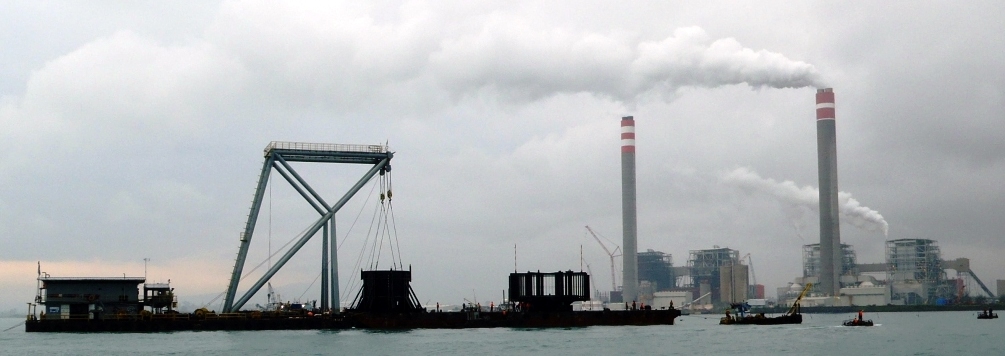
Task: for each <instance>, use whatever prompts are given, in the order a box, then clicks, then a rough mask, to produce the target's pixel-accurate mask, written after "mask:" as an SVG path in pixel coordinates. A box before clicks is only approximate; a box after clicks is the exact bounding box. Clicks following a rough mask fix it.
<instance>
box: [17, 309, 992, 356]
mask: <svg viewBox="0 0 1005 356" xmlns="http://www.w3.org/2000/svg"><path fill="white" fill-rule="evenodd" d="M852 317H853V315H851V314H848V315H844V314H804V315H803V323H802V324H799V325H765V326H760V325H718V323H719V315H689V316H682V317H680V318H678V319H677V322H676V325H672V326H595V327H587V328H567V329H512V328H495V329H460V330H410V331H393V332H385V331H366V330H338V331H331V330H295V331H198V332H192V331H185V332H169V333H116V334H113V333H102V334H86V333H25V332H24V326H23V325H21V326H20V327H17V328H14V329H12V330H10V331H6V332H0V354H2V355H136V354H138V353H142V354H151V355H262V354H265V355H278V354H297V355H796V354H798V355H856V356H860V355H1005V319H992V320H978V319H977V314H976V312H919V313H872V314H866V315H865V317H866V319H872V320H873V321H874V322H875V323H876V326H873V327H845V326H841V322H842V321H843V320H845V319H850V318H852ZM20 323H22V320H21V319H20V318H0V330H2V329H7V328H9V327H11V326H15V325H18V324H20Z"/></svg>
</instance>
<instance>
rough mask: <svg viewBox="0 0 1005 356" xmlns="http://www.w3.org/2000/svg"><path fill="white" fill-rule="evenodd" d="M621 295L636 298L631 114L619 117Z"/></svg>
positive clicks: (633, 121)
mask: <svg viewBox="0 0 1005 356" xmlns="http://www.w3.org/2000/svg"><path fill="white" fill-rule="evenodd" d="M621 226H622V231H621V232H622V245H621V246H623V248H622V250H621V251H622V256H623V257H622V258H623V264H622V266H623V268H622V270H623V271H624V276H623V278H622V279H621V281H622V283H623V288H622V291H623V292H622V297H623V298H624V301H625V302H628V301H629V300H631V301H635V300H638V286H639V270H638V266H639V265H638V256H637V255H636V254H637V253H638V243H637V242H638V227H637V226H638V225H637V217H636V212H635V118H634V117H632V116H625V117H622V118H621Z"/></svg>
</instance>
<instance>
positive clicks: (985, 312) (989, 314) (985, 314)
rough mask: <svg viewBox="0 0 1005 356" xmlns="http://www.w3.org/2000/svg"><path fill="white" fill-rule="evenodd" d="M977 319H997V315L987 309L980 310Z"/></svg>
mask: <svg viewBox="0 0 1005 356" xmlns="http://www.w3.org/2000/svg"><path fill="white" fill-rule="evenodd" d="M977 319H998V313H994V312H992V311H991V309H990V308H988V309H987V310H981V313H980V314H977Z"/></svg>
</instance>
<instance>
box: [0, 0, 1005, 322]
mask: <svg viewBox="0 0 1005 356" xmlns="http://www.w3.org/2000/svg"><path fill="white" fill-rule="evenodd" d="M0 63H2V65H0V127H2V129H0V309H2V310H8V309H11V308H23V307H24V304H23V303H24V302H27V301H30V300H31V298H32V297H33V295H34V288H35V281H34V279H35V274H36V261H41V266H42V270H43V271H45V272H48V273H49V274H50V275H53V276H115V275H121V274H123V273H125V274H127V275H130V276H142V275H143V273H144V261H143V259H144V258H149V259H150V261H149V263H148V271H147V274H148V276H149V278H150V279H151V280H154V281H166V280H168V279H170V280H171V282H172V285H173V286H174V287H175V288H176V291H177V293H178V294H179V295H180V296H181V298H182V301H183V302H186V301H187V302H191V303H194V304H200V303H204V302H208V301H209V299H210V298H212V297H213V296H215V295H217V294H218V293H220V292H222V291H223V290H224V289H225V286H226V284H227V281H228V278H229V275H230V272H231V268H232V265H233V259H234V257H235V255H236V253H237V247H238V242H239V241H238V238H239V237H238V235H239V233H240V232H241V231H242V230H243V227H244V224H245V219H246V214H247V213H248V209H249V208H250V205H251V204H250V201H251V199H252V197H253V194H254V190H255V184H256V181H257V178H258V175H259V172H260V170H261V165H262V161H263V157H262V152H263V151H262V150H263V149H264V148H265V146H266V145H267V144H268V143H269V142H270V141H297V142H324V143H357V144H383V143H385V142H386V143H388V144H389V145H390V147H391V150H392V151H395V152H396V153H395V158H394V159H393V161H392V166H393V171H392V172H393V173H392V176H393V181H392V182H393V192H394V200H393V209H394V218H395V219H394V226H393V228H394V229H395V230H396V231H397V235H396V236H397V241H398V246H397V247H400V254H401V256H400V258H401V261H402V262H403V263H404V264H405V265H411V268H412V271H413V288H414V289H415V291H416V293H417V294H418V297H419V299H420V300H421V301H423V302H441V303H445V304H457V303H460V302H462V301H463V298H467V299H469V300H473V299H474V298H478V299H479V301H487V300H495V301H498V300H499V299H501V297H502V294H503V290H504V289H505V288H506V283H507V282H506V276H507V274H508V273H509V272H511V271H512V270H513V265H514V245H516V246H517V248H516V250H517V254H516V260H515V262H516V264H517V268H518V269H519V270H541V271H554V270H559V269H561V270H567V269H572V270H579V269H580V268H581V267H580V266H581V265H582V266H584V267H582V268H584V269H586V265H589V270H591V271H592V272H593V274H594V283H595V284H596V285H598V286H600V287H601V289H609V285H610V277H609V275H610V266H609V260H608V258H607V257H606V255H605V254H604V252H603V251H602V249H601V248H600V246H599V245H598V244H597V243H596V242H595V241H593V240H592V238H590V237H589V236H588V235H587V233H586V229H585V228H584V226H586V225H589V226H591V227H592V228H593V229H594V230H595V231H597V232H598V233H600V234H602V235H604V236H605V237H606V238H608V239H610V240H612V241H614V242H617V243H619V244H620V241H621V199H620V191H621V182H620V149H619V145H620V140H619V137H620V127H619V120H620V118H621V117H622V116H624V115H634V116H635V119H636V125H637V147H638V154H637V167H638V168H637V174H638V211H639V215H638V226H639V241H638V246H639V249H640V250H643V251H644V250H646V249H653V250H658V251H663V252H666V253H669V254H672V255H673V261H674V264H675V265H677V266H680V265H685V264H686V263H687V258H688V252H689V251H690V250H698V249H707V248H713V247H714V246H721V247H729V248H733V249H737V250H739V251H740V253H741V254H746V253H750V254H751V258H752V261H753V264H754V272H755V275H756V278H757V282H758V283H762V284H765V285H766V286H767V287H768V291H769V292H768V295H769V296H774V292H773V291H774V288H776V287H781V286H785V285H786V283H788V282H791V281H792V279H793V278H795V277H798V276H801V274H802V271H801V264H802V260H801V253H802V245H804V244H809V243H815V242H817V241H818V239H819V226H818V216H817V213H816V206H815V204H816V203H815V200H814V196H815V194H816V184H817V162H816V157H817V151H816V122H815V110H814V109H815V103H814V93H815V90H816V88H817V87H833V88H834V91H835V93H836V107H837V109H836V110H837V152H838V176H839V189H840V190H841V191H842V192H843V193H842V201H843V203H844V205H845V206H844V207H843V208H842V213H843V215H842V216H841V219H842V224H841V237H842V242H844V243H848V244H851V245H853V246H854V248H855V250H856V252H857V254H858V258H859V262H861V263H882V262H885V260H884V256H883V249H884V246H885V245H884V241H885V240H887V239H900V238H924V239H934V240H937V241H938V243H939V245H940V247H941V249H942V253H943V257H944V258H945V259H951V258H957V257H967V258H970V260H971V267H972V268H973V269H974V271H975V272H976V273H977V275H978V276H979V277H980V278H981V279H982V280H983V281H984V282H985V283H986V284H989V285H993V283H994V281H995V280H996V279H1005V259H1002V258H1001V256H1002V254H1005V239H1003V238H1002V231H1003V229H1005V222H1003V219H1002V218H1003V211H1005V185H1003V184H1002V183H1001V181H1002V177H1005V111H1003V107H1005V66H1003V65H1002V64H1003V63H1005V5H1003V4H1002V3H1001V2H1000V1H969V2H966V3H965V4H964V5H960V4H958V3H955V2H917V1H910V2H908V1H904V2H876V3H859V4H850V3H848V2H844V1H837V2H818V1H799V2H792V1H777V2H769V1H756V2H749V3H743V2H735V1H726V2H710V1H695V2H663V1H653V2H627V3H626V2H610V1H596V2H590V1H567V2H561V1H555V2H540V1H527V2H515V1H500V2H471V1H457V2H453V3H451V2H448V1H431V2H426V1H407V2H396V1H382V2H362V3H361V2H358V1H353V2H345V3H338V4H335V3H334V2H327V1H326V2H320V4H318V5H302V6H301V5H299V4H298V5H290V4H274V3H258V2H206V1H192V2H187V3H186V2H171V3H169V4H168V3H164V2H159V1H149V2H108V3H103V2H68V3H66V2H45V1H6V2H4V3H3V5H0ZM294 167H295V168H296V169H297V170H298V172H300V173H301V174H302V175H303V176H304V177H305V178H306V179H307V180H308V181H309V182H310V183H311V184H312V185H313V186H314V187H315V188H316V189H318V190H319V191H320V192H322V194H323V195H325V197H326V200H327V201H329V202H332V201H335V200H337V198H338V197H339V196H341V194H342V193H343V192H344V191H345V190H346V189H347V188H348V187H349V186H351V185H352V184H353V183H355V181H356V180H357V179H358V178H359V177H360V176H361V175H362V173H363V172H364V171H365V170H366V169H367V168H368V167H363V166H351V165H317V164H314V165H308V164H298V165H294ZM275 177H276V178H278V177H279V176H278V175H275ZM272 183H273V184H271V189H270V192H269V193H268V194H267V197H266V200H265V205H264V207H263V211H262V218H261V220H259V224H258V230H257V231H256V234H255V236H254V240H253V246H252V252H251V253H250V255H249V258H248V263H247V265H248V269H250V268H251V267H253V266H255V265H257V264H258V263H260V262H262V261H264V260H266V256H267V255H268V251H270V245H271V250H272V251H273V252H274V251H275V250H277V249H278V247H279V246H282V245H283V244H285V243H286V242H287V241H289V240H291V239H293V238H295V237H296V235H297V234H298V232H300V231H301V230H303V229H304V228H305V227H307V226H308V225H309V224H310V222H311V221H313V220H314V219H315V218H316V213H314V212H313V210H312V209H310V207H309V206H308V205H307V204H306V203H305V202H303V200H302V199H301V198H300V197H299V196H298V195H297V194H296V192H295V191H294V190H293V189H292V188H290V187H289V185H288V184H286V183H285V181H283V180H281V179H280V180H274V181H273V182H272ZM370 188H371V186H367V187H366V188H364V189H363V190H362V191H361V192H360V194H358V195H357V196H356V198H355V199H354V200H353V202H352V203H351V204H349V205H347V206H346V207H345V208H344V209H343V210H342V211H341V212H340V213H339V214H338V215H337V221H338V226H339V227H338V229H339V232H338V239H339V240H340V243H342V249H341V251H340V255H339V260H340V261H339V262H340V268H341V269H342V273H341V275H340V279H341V281H342V283H341V284H342V286H343V288H344V289H346V288H349V283H350V282H354V281H355V280H357V279H358V276H359V275H358V272H357V271H358V270H359V267H358V265H357V261H358V260H359V257H358V256H360V255H366V254H367V253H369V252H366V250H364V248H365V247H364V245H369V246H372V244H373V238H374V236H373V235H374V234H373V232H369V233H368V232H367V231H368V230H369V229H370V221H371V219H372V217H373V211H374V208H375V201H376V200H377V197H376V196H375V195H371V194H370V191H371V189H370ZM374 194H375V193H374ZM357 216H358V218H357ZM354 221H356V222H355V225H353V224H354ZM350 226H352V229H350ZM350 230H351V231H350ZM887 230H888V236H885V235H884V231H887ZM341 241H344V242H341ZM367 241H369V242H367ZM319 249H320V238H315V239H314V240H312V241H311V242H310V243H309V244H308V245H306V247H305V248H304V250H302V251H301V252H300V254H298V255H297V256H296V257H295V258H294V259H293V260H292V261H291V262H290V264H289V265H288V266H287V267H286V268H285V269H284V270H283V271H281V272H280V273H279V274H278V275H277V276H276V278H275V279H274V281H273V286H275V287H276V288H277V291H278V292H280V293H281V294H282V295H283V296H284V298H285V299H294V298H300V299H303V300H307V299H316V298H318V297H317V295H318V292H317V291H316V289H317V284H315V285H314V286H313V287H311V289H309V288H308V286H309V285H310V284H311V283H312V281H314V280H315V278H316V277H317V276H318V273H319V272H318V271H319V265H320V252H319ZM580 251H582V259H581V258H580ZM396 253H397V251H396ZM384 254H385V255H384V256H382V259H381V262H380V263H381V264H380V267H382V268H384V267H386V266H388V264H390V261H391V257H390V255H386V250H385V251H384ZM396 257H397V256H396ZM364 260H365V258H364ZM364 263H365V261H364ZM619 268H620V265H619ZM251 274H252V275H253V277H252V278H257V276H259V275H261V270H258V271H256V272H254V273H251ZM618 275H619V277H618V278H619V284H620V271H619V272H618ZM951 277H954V276H953V275H952V274H951ZM251 283H252V281H251V280H246V281H245V282H244V283H242V286H243V288H247V286H250V285H251ZM992 288H994V287H993V286H992ZM354 292H355V291H353V292H352V293H353V294H352V295H354ZM186 298H188V299H186ZM262 302H264V297H256V299H253V301H252V302H251V303H250V304H249V306H252V305H254V304H255V303H262ZM19 310H20V309H19Z"/></svg>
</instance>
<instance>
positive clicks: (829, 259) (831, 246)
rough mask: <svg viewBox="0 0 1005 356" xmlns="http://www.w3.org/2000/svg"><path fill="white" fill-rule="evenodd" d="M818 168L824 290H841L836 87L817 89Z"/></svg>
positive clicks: (821, 284)
mask: <svg viewBox="0 0 1005 356" xmlns="http://www.w3.org/2000/svg"><path fill="white" fill-rule="evenodd" d="M817 169H818V172H817V174H818V176H819V179H820V291H821V292H823V293H824V294H825V295H838V292H839V291H840V290H841V286H840V274H841V255H840V254H841V229H840V227H839V226H838V212H839V210H838V178H837V138H836V135H835V126H834V90H833V89H831V88H826V89H818V90H817Z"/></svg>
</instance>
